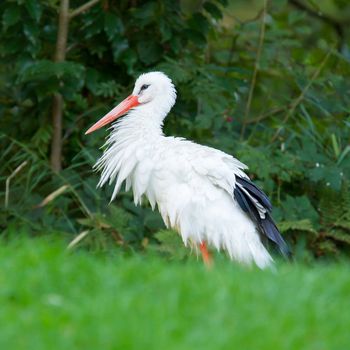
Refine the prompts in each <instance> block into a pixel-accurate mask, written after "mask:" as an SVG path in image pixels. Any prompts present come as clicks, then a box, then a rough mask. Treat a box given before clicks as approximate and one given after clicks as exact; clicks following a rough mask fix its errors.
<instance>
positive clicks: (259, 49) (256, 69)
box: [241, 0, 267, 139]
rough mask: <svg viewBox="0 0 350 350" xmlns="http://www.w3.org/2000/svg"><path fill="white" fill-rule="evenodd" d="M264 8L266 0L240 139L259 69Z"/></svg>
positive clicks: (264, 10) (263, 15) (264, 15)
mask: <svg viewBox="0 0 350 350" xmlns="http://www.w3.org/2000/svg"><path fill="white" fill-rule="evenodd" d="M266 10H267V0H264V7H263V12H262V17H261V26H260V34H259V44H258V51H257V54H256V60H255V65H254V72H253V77H252V82H251V84H250V89H249V95H248V101H247V105H246V108H245V113H244V118H243V121H242V129H241V139H242V138H243V136H244V132H245V129H246V124H247V123H246V120H247V118H248V115H249V111H250V106H251V103H252V98H253V93H254V88H255V83H256V76H257V74H258V70H259V62H260V57H261V51H262V46H263V43H264V37H265V19H266Z"/></svg>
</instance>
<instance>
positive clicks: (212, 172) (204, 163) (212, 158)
mask: <svg viewBox="0 0 350 350" xmlns="http://www.w3.org/2000/svg"><path fill="white" fill-rule="evenodd" d="M190 156H191V158H190V159H189V161H190V162H191V165H192V167H193V170H194V171H195V172H196V173H197V174H198V175H200V176H202V177H206V178H207V179H208V180H209V181H211V183H212V184H214V185H215V186H218V187H221V188H222V189H223V190H225V191H226V192H228V193H229V194H230V195H231V196H232V189H234V188H235V187H236V176H240V177H242V178H248V176H247V175H246V174H245V173H244V171H243V170H244V169H247V168H248V167H247V166H246V165H245V164H243V163H241V162H240V161H239V160H237V159H236V158H234V157H232V156H230V155H229V154H227V153H224V152H222V151H219V150H217V149H214V148H211V147H206V146H201V145H197V144H192V152H191V154H190Z"/></svg>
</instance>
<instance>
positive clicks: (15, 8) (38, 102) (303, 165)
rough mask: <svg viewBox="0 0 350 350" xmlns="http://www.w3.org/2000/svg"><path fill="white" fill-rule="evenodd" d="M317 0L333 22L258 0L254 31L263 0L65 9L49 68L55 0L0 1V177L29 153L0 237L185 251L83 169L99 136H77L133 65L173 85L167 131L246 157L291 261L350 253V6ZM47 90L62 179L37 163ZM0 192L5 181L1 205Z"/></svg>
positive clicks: (129, 77)
mask: <svg viewBox="0 0 350 350" xmlns="http://www.w3.org/2000/svg"><path fill="white" fill-rule="evenodd" d="M82 3H83V1H78V0H77V1H72V4H71V6H73V7H74V8H76V7H78V6H79V5H81V4H82ZM314 6H316V4H314V5H313V6H311V5H310V9H311V11H314V10H315V9H314ZM318 6H319V8H318V9H317V10H315V11H316V13H319V12H320V13H321V12H322V11H323V12H325V13H326V14H327V13H328V12H327V11H329V14H327V16H328V15H329V16H331V17H332V18H334V21H338V22H339V25H340V26H342V28H343V30H342V33H339V32H337V31H336V30H333V29H332V27H331V26H330V24H329V23H328V22H327V21H324V20H322V18H316V17H314V16H310V14H309V13H308V12H305V11H303V10H301V9H298V8H296V7H294V6H292V5H291V4H287V2H286V1H273V2H269V7H268V9H267V16H266V19H265V31H264V36H263V38H262V40H259V35H260V33H261V31H260V28H261V12H260V2H258V1H256V2H254V1H252V2H245V1H241V2H236V1H204V2H193V1H187V0H183V1H180V2H178V1H170V0H166V1H156V0H147V1H101V2H100V3H98V4H97V5H95V6H93V7H91V8H90V9H89V10H88V11H86V12H84V13H82V14H80V15H78V16H76V17H74V18H72V19H71V21H70V26H69V36H68V48H67V60H66V61H65V62H60V63H57V62H53V61H52V56H53V52H54V50H55V45H56V36H57V14H58V11H59V2H58V1H46V2H40V1H34V0H33V1H20V0H18V1H10V0H7V1H3V2H1V4H0V13H1V14H2V15H1V26H0V32H1V35H0V123H1V124H0V126H1V130H2V134H1V137H0V147H1V149H2V152H1V154H0V158H1V163H0V180H1V183H3V184H5V181H6V179H8V178H9V176H10V175H11V174H13V173H14V172H15V170H16V169H17V168H18V166H20V165H21V164H23V163H24V162H25V161H26V162H27V163H25V164H26V165H24V166H23V168H21V170H19V172H18V173H16V175H15V176H13V178H11V181H10V184H9V189H8V191H7V194H8V195H9V202H8V206H7V208H4V210H2V211H1V212H0V219H1V224H0V225H1V229H2V231H3V234H4V235H9V234H12V233H13V232H21V231H22V230H24V231H26V232H30V233H31V234H33V235H37V234H42V233H45V232H56V233H60V234H63V235H65V237H67V239H68V240H72V239H73V238H74V237H75V236H77V235H78V234H79V233H81V232H82V231H86V230H87V231H89V233H88V234H87V236H86V237H85V238H84V239H83V240H82V241H81V242H79V243H78V245H79V246H85V247H95V248H96V247H98V248H99V249H100V248H101V249H103V250H106V249H108V247H113V249H120V250H121V251H122V250H124V251H125V250H126V251H131V250H134V249H136V250H138V251H147V250H154V249H155V250H158V251H159V252H161V253H162V254H163V255H168V256H169V255H170V256H174V257H176V258H178V259H182V258H184V257H185V255H182V252H183V251H182V250H179V249H180V248H177V247H178V246H179V245H178V243H179V241H178V240H177V238H178V237H176V236H175V237H174V241H172V240H171V239H170V234H169V231H163V229H164V226H163V224H162V221H161V219H160V217H159V215H158V214H157V213H155V212H153V211H152V210H151V209H150V208H149V207H148V206H147V205H145V206H144V207H142V208H135V207H134V205H133V202H132V198H131V194H130V193H121V195H120V196H119V197H118V199H117V201H116V202H115V203H114V204H113V205H108V198H109V197H110V194H111V189H110V188H106V189H103V190H96V184H97V179H98V174H95V173H93V172H92V170H91V167H92V165H93V164H94V162H95V160H96V159H97V158H98V156H99V155H100V154H101V151H100V150H99V147H100V146H101V145H102V144H103V142H104V137H105V133H104V132H100V133H96V134H93V135H92V136H91V137H89V138H87V137H85V136H84V131H85V130H86V128H87V127H88V126H89V125H91V124H92V123H93V122H94V121H95V120H96V119H97V118H98V117H100V116H101V115H103V114H104V112H106V111H107V110H108V109H109V108H110V107H112V106H113V105H115V104H116V102H117V101H118V100H120V99H122V98H123V97H124V96H126V95H127V94H128V93H129V91H130V89H131V87H132V84H133V81H134V79H135V77H136V76H137V75H138V74H139V73H141V72H144V71H149V70H155V69H159V70H163V71H164V72H165V73H167V74H169V75H170V76H171V78H172V79H173V80H174V82H175V84H176V86H177V89H178V102H177V104H176V105H175V107H174V110H173V111H172V112H171V114H170V115H169V118H168V119H167V122H166V126H165V131H166V133H167V134H174V135H181V136H184V137H188V138H191V139H193V140H195V141H198V142H201V143H204V144H208V145H210V146H214V147H217V148H219V149H222V150H224V151H227V152H229V153H231V154H234V155H235V156H237V157H238V158H240V159H241V160H242V161H243V162H245V163H246V164H247V165H249V167H250V170H249V175H250V176H251V177H252V178H253V179H254V180H255V181H256V182H257V183H258V184H259V185H261V186H262V187H263V188H264V190H265V191H266V192H267V193H268V195H269V196H270V197H271V199H272V201H273V203H274V205H275V211H274V217H275V218H276V219H277V221H278V224H279V227H280V228H281V230H282V231H283V232H284V234H285V236H286V238H287V240H289V241H290V243H291V245H292V246H294V247H295V251H296V252H297V256H300V258H301V259H303V256H304V255H303V254H304V253H300V254H299V253H298V252H299V251H300V252H305V250H307V251H308V252H309V253H308V254H307V255H308V256H314V257H321V256H327V257H329V256H339V255H342V254H344V255H349V247H350V243H349V222H350V214H349V212H350V199H349V192H350V190H349V183H350V182H349V174H350V145H349V134H350V117H349V113H350V107H349V106H350V94H349V93H348V92H349V90H350V81H349V79H346V77H347V76H349V74H350V56H349V44H348V43H349V35H350V33H349V28H348V26H346V25H345V24H344V25H343V23H347V22H346V19H348V17H349V11H350V10H349V4H348V3H347V2H346V1H344V2H342V1H335V0H333V1H332V0H323V1H321V2H320V4H319V5H317V6H316V7H318ZM317 11H319V12H317ZM259 14H260V15H259ZM247 18H249V19H247ZM260 39H261V38H260ZM259 42H260V43H262V44H261V46H260V48H259V45H260V44H259ZM335 43H336V44H335ZM259 50H260V52H261V54H260V59H259V61H257V57H258V55H257V52H258V51H259ZM255 69H256V70H257V71H256V72H257V74H256V79H255V80H253V79H252V77H253V72H254V70H255ZM250 91H252V101H251V103H250V104H249V103H248V102H247V101H248V96H249V94H250ZM57 92H60V93H61V94H62V95H63V98H64V125H63V156H62V160H63V167H64V170H63V171H62V172H61V173H59V174H55V173H53V172H52V171H51V170H50V167H49V161H48V157H49V154H50V142H51V137H52V125H51V120H50V118H49V115H50V113H51V108H52V96H53V94H54V93H57ZM62 186H67V187H66V188H65V190H64V191H63V192H62V193H59V194H57V192H56V191H57V190H59V189H61V188H62ZM5 194H6V189H5V185H3V186H2V187H1V190H0V201H1V202H2V203H4V202H5ZM53 194H55V195H53ZM50 195H52V196H53V197H49V200H47V202H45V204H44V205H40V203H43V201H44V200H45V199H47V198H48V196H50ZM168 238H169V239H168ZM176 242H178V243H176ZM157 245H158V246H157ZM155 247H156V248H155ZM178 254H179V255H178Z"/></svg>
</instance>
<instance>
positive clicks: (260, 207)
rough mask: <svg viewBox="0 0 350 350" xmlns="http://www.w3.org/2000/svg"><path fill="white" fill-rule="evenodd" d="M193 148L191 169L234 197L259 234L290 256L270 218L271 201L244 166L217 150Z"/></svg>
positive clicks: (202, 147)
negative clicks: (249, 175)
mask: <svg viewBox="0 0 350 350" xmlns="http://www.w3.org/2000/svg"><path fill="white" fill-rule="evenodd" d="M192 145H193V150H192V159H191V164H192V166H193V169H194V170H195V171H196V172H197V173H198V174H200V175H202V176H205V177H206V178H207V179H209V180H210V181H211V182H212V183H213V184H214V185H216V186H219V187H221V188H222V189H224V190H225V191H227V192H228V193H229V194H230V195H231V196H233V200H236V201H237V203H238V204H239V206H240V207H241V209H242V210H243V211H244V212H246V213H247V215H248V216H249V217H250V218H251V220H252V221H253V222H255V224H256V226H257V228H258V230H259V232H260V233H261V234H262V235H264V236H266V237H267V238H268V239H269V240H271V241H272V242H274V243H275V244H276V245H277V246H278V248H279V249H280V251H281V252H282V254H283V255H285V256H289V255H290V251H289V248H288V245H287V244H286V242H285V241H284V239H283V238H282V236H281V234H280V232H279V231H278V228H277V226H276V224H275V223H274V221H273V219H272V217H271V210H272V205H271V202H270V200H269V198H268V197H267V196H266V194H265V193H264V192H263V191H262V190H261V189H260V188H259V187H257V186H256V185H255V184H254V183H253V182H252V181H251V180H250V179H249V177H248V176H247V175H246V174H245V173H244V171H243V170H244V169H246V168H247V166H246V165H245V164H243V163H241V162H240V161H239V160H237V159H236V158H234V157H232V156H230V155H228V154H226V153H224V152H221V151H219V150H216V149H213V148H210V147H205V146H199V145H196V144H192ZM197 147H199V148H197Z"/></svg>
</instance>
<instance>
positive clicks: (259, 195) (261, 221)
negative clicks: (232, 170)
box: [233, 176, 290, 256]
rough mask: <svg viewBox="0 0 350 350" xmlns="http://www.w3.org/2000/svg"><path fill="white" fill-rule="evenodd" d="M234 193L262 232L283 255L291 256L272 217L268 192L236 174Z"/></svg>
mask: <svg viewBox="0 0 350 350" xmlns="http://www.w3.org/2000/svg"><path fill="white" fill-rule="evenodd" d="M233 193H234V196H235V199H236V200H237V202H238V204H239V205H240V207H241V208H242V210H243V211H245V212H246V213H247V214H248V215H249V216H250V218H251V219H252V220H253V221H254V222H255V224H256V225H257V227H258V229H259V231H260V233H261V234H263V235H264V236H266V237H267V238H268V239H269V240H271V241H272V242H274V243H275V244H276V245H277V246H278V248H279V250H280V251H281V253H282V254H283V255H285V256H289V255H290V250H289V247H288V245H287V243H286V242H285V241H284V239H283V238H282V236H281V234H280V232H279V231H278V228H277V226H276V224H275V222H274V221H273V219H272V217H271V210H272V205H271V202H270V200H269V198H268V197H267V196H266V194H265V193H264V192H263V191H262V190H261V189H260V188H259V187H257V186H256V185H255V184H254V183H253V182H252V181H250V180H249V179H248V178H242V177H240V176H236V187H235V189H234V191H233Z"/></svg>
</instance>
